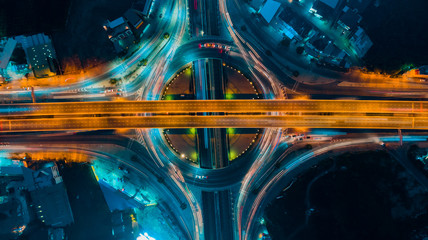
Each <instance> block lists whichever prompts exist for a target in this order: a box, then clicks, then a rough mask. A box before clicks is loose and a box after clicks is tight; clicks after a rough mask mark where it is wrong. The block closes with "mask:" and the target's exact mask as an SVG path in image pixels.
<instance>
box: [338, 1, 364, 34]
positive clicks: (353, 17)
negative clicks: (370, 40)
mask: <svg viewBox="0 0 428 240" xmlns="http://www.w3.org/2000/svg"><path fill="white" fill-rule="evenodd" d="M360 21H361V16H360V15H359V14H358V13H356V12H354V11H352V10H351V9H350V8H349V7H347V6H345V7H344V8H343V14H342V15H341V16H340V18H339V20H338V24H339V25H340V26H342V27H343V28H344V29H346V30H352V29H355V28H356V27H357V26H358V23H359V22H360Z"/></svg>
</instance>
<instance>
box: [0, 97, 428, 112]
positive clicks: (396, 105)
mask: <svg viewBox="0 0 428 240" xmlns="http://www.w3.org/2000/svg"><path fill="white" fill-rule="evenodd" d="M192 112H228V113H256V112H260V113H263V112H354V113H428V102H426V101H379V100H292V99H291V100H290V99H288V100H172V101H105V102H61V103H33V104H30V103H29V104H1V105H0V116H17V115H19V116H26V115H68V114H109V113H131V114H134V113H135V114H138V113H192Z"/></svg>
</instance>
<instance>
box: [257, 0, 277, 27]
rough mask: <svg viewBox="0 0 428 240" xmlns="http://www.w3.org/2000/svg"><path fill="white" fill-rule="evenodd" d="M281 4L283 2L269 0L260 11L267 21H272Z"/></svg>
mask: <svg viewBox="0 0 428 240" xmlns="http://www.w3.org/2000/svg"><path fill="white" fill-rule="evenodd" d="M280 6H281V3H279V2H277V1H274V0H267V1H266V3H265V5H263V7H262V8H261V9H260V11H259V13H260V14H261V15H262V17H263V18H264V19H265V20H266V22H268V23H270V21H272V18H273V17H274V16H275V14H276V12H277V11H278V9H279V7H280Z"/></svg>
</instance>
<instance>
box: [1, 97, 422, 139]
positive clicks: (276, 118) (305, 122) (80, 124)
mask: <svg viewBox="0 0 428 240" xmlns="http://www.w3.org/2000/svg"><path fill="white" fill-rule="evenodd" d="M200 112H205V113H214V112H217V113H218V112H220V113H224V115H215V116H214V115H212V116H210V115H208V116H207V115H205V116H201V115H197V114H195V113H200ZM227 127H233V128H265V127H287V128H297V127H305V128H365V129H370V128H372V129H428V102H424V101H378V100H173V101H116V102H111V101H109V102H67V103H31V104H3V105H0V131H1V132H20V131H62V130H96V129H132V128H227Z"/></svg>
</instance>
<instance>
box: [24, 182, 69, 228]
mask: <svg viewBox="0 0 428 240" xmlns="http://www.w3.org/2000/svg"><path fill="white" fill-rule="evenodd" d="M30 196H31V200H32V202H33V205H34V207H35V210H36V214H37V217H38V218H39V219H40V220H41V221H42V222H44V224H46V225H48V226H52V227H65V226H67V225H69V224H71V223H73V222H74V219H73V213H72V212H71V207H70V202H69V201H68V195H67V192H66V190H65V187H64V184H63V183H60V184H55V185H52V186H49V187H45V188H42V189H38V190H35V191H31V192H30Z"/></svg>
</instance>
